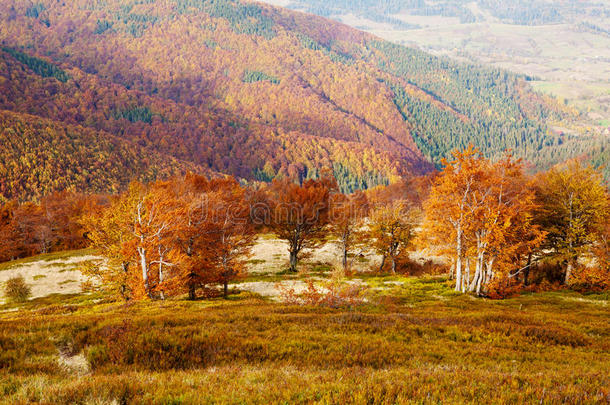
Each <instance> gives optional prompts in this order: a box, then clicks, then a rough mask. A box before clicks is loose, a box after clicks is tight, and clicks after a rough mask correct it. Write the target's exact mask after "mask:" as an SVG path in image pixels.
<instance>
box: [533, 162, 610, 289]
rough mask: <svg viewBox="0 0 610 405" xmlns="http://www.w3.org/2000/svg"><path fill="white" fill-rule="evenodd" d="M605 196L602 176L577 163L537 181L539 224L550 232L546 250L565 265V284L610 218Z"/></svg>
mask: <svg viewBox="0 0 610 405" xmlns="http://www.w3.org/2000/svg"><path fill="white" fill-rule="evenodd" d="M606 193H607V189H606V187H605V186H604V182H603V178H602V176H601V174H600V173H599V172H597V171H596V170H594V169H593V168H591V167H589V166H583V165H582V164H581V163H580V162H579V161H577V160H572V161H569V162H567V163H565V164H563V165H560V166H556V167H553V168H551V169H550V170H549V171H548V172H546V173H543V174H541V175H540V176H539V178H538V182H537V187H536V196H537V200H538V204H539V205H540V208H539V210H538V211H537V221H538V223H539V224H540V225H541V226H542V227H543V228H544V230H545V231H547V232H548V236H547V238H546V240H545V247H546V248H547V249H550V250H552V252H553V254H554V255H555V256H556V257H558V258H559V259H560V260H562V261H563V262H564V263H565V270H564V282H565V283H566V284H567V283H568V282H569V281H570V277H571V275H572V271H573V269H574V266H575V265H576V263H577V262H578V258H579V257H580V256H581V255H582V254H583V253H584V252H585V251H586V250H587V249H589V248H590V247H591V246H592V245H593V244H594V243H595V242H596V241H597V240H599V238H600V235H602V234H603V227H604V226H605V224H606V222H607V221H608V216H609V215H610V205H609V204H608V197H607V194H606Z"/></svg>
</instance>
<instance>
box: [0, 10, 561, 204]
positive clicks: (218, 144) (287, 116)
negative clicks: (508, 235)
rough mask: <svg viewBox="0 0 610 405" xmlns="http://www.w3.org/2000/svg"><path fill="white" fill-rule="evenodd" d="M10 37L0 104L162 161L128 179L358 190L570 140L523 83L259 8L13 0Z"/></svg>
mask: <svg viewBox="0 0 610 405" xmlns="http://www.w3.org/2000/svg"><path fill="white" fill-rule="evenodd" d="M0 41H1V43H2V50H1V51H0V109H4V110H9V111H13V112H17V113H19V114H31V115H34V116H37V117H40V119H47V120H52V121H53V125H56V126H58V128H59V127H65V128H79V131H80V129H82V130H83V131H84V129H88V130H89V131H93V132H90V133H95V134H98V135H96V136H97V137H96V138H95V139H96V140H98V141H99V140H100V139H112V142H115V143H116V142H118V144H117V148H120V147H124V148H134V147H137V148H140V149H138V150H139V151H137V152H136V151H135V149H130V150H133V151H134V152H133V153H141V151H142V150H146V151H154V153H152V152H151V153H152V154H151V155H150V156H151V157H150V158H149V159H148V161H149V163H150V164H151V165H153V162H160V163H163V164H162V165H160V166H158V167H159V169H158V170H157V169H154V170H153V169H152V167H157V166H156V163H155V164H154V165H153V166H146V165H142V164H141V163H142V162H141V161H138V159H127V160H123V159H116V162H115V164H117V165H119V167H122V168H124V169H125V170H121V174H122V175H126V174H127V173H134V174H137V175H143V174H144V173H147V172H150V170H153V172H155V173H165V171H164V170H165V169H164V168H167V167H169V166H168V165H170V166H171V162H172V159H177V161H180V162H186V163H180V165H182V166H181V167H180V165H178V166H175V167H176V169H175V170H184V169H185V167H186V166H187V165H191V168H192V169H193V170H196V171H205V170H212V171H216V172H222V173H228V174H231V175H235V176H238V177H240V178H244V179H249V180H254V179H256V180H270V179H272V178H274V177H276V176H278V175H282V176H292V177H295V178H300V179H304V178H308V177H316V176H317V173H318V171H319V170H320V169H321V168H322V167H324V166H330V167H333V169H334V170H335V174H336V175H337V177H338V179H339V182H340V185H341V186H342V188H343V189H344V190H352V189H355V188H363V187H370V186H373V185H377V184H382V183H387V182H391V181H393V180H394V179H396V178H398V177H400V176H407V175H411V174H419V173H423V172H426V171H427V170H430V169H431V168H432V167H433V164H432V163H437V162H438V161H439V160H440V159H441V158H442V157H443V156H446V155H447V154H448V153H449V152H450V151H451V150H452V149H454V148H461V147H464V146H466V145H467V144H469V143H473V144H475V145H476V146H478V147H480V148H481V150H482V151H483V152H484V153H486V154H487V155H496V154H499V153H501V152H502V151H503V150H504V149H507V148H509V149H512V150H513V151H514V152H515V154H517V155H519V156H526V157H527V156H532V155H533V154H535V153H536V152H537V151H540V150H542V149H544V148H545V147H548V146H553V145H558V144H560V143H563V142H565V141H566V139H562V137H560V136H558V135H554V134H553V133H552V132H551V131H550V130H549V127H548V123H549V122H560V121H561V120H562V119H563V118H564V117H565V116H566V115H569V114H570V112H569V111H568V110H566V109H565V108H564V106H561V105H559V104H558V103H556V102H555V100H553V99H550V98H545V97H542V96H540V95H538V94H536V93H533V92H532V91H531V89H530V87H529V86H528V84H527V82H526V80H525V78H524V77H520V76H517V75H513V74H509V73H506V72H504V71H500V70H491V69H483V68H480V67H476V66H471V65H464V64H459V63H455V62H452V61H449V60H447V59H442V58H437V57H433V56H430V55H428V54H426V53H423V52H420V51H417V50H414V49H409V48H405V47H401V46H398V45H393V44H390V43H388V42H385V41H382V40H379V39H378V38H375V37H373V36H371V35H368V34H365V33H363V32H360V31H357V30H354V29H351V28H349V27H347V26H344V25H341V24H338V23H334V22H330V21H328V20H325V19H323V18H320V17H314V16H311V15H306V14H302V13H297V12H294V11H289V10H284V9H279V8H274V7H272V6H268V5H260V4H257V3H250V2H240V1H232V0H207V1H206V0H121V1H118V0H108V1H85V0H75V1H55V0H44V1H40V2H38V1H37V2H31V1H17V0H7V1H3V2H2V3H0ZM5 114H6V113H5ZM10 116H11V117H13V119H14V120H17V118H18V116H15V115H10ZM22 117H25V116H22ZM20 119H21V120H22V121H23V118H20ZM29 119H30V118H28V119H27V120H29ZM27 120H26V121H27ZM9 121H10V120H9ZM9 121H6V122H7V123H5V124H3V125H4V128H3V131H6V130H7V129H10V127H11V125H12V124H10V123H8V122H9ZM42 132H43V131H42V129H36V128H34V129H32V131H31V133H32V136H34V137H37V136H42ZM83 133H89V132H86V131H85V132H83ZM83 139H84V138H83ZM3 142H5V141H3ZM118 145H120V146H118ZM86 152H89V153H93V152H91V151H89V150H88V149H87V148H85V149H84V152H83V153H86ZM147 153H148V152H147ZM0 154H2V158H3V159H4V160H7V159H11V156H12V155H8V156H7V152H6V149H5V148H2V150H1V151H0ZM152 156H158V158H156V157H154V158H153V157H152ZM90 157H91V155H89V156H88V157H87V158H90ZM61 162H62V161H57V164H60V165H62V164H67V163H66V162H65V161H63V162H64V163H61ZM431 162H432V163H431ZM71 170H73V171H75V172H77V173H78V174H79V175H80V174H82V173H84V172H85V171H87V170H88V168H87V167H86V166H74V165H72V166H71ZM56 173H59V174H58V175H61V176H63V174H61V173H63V172H62V171H57V172H56ZM109 175H110V174H109ZM7 176H8V177H7V178H5V179H3V180H2V181H4V182H6V183H7V184H12V183H14V182H15V179H14V178H12V177H11V176H12V175H10V174H8V175H7ZM62 181H63V180H62ZM64 183H65V184H64ZM64 183H62V182H61V181H56V184H58V185H59V184H61V187H64V186H66V185H67V184H69V185H76V183H75V181H74V180H66V181H65V182H64ZM115 183H116V184H122V183H123V182H122V181H115ZM108 184H110V183H108ZM78 185H79V186H80V184H78ZM45 187H49V188H54V187H55V186H45ZM57 187H59V186H57ZM5 188H6V187H5ZM92 188H94V189H100V188H102V189H103V188H104V187H103V186H99V187H97V186H96V187H92ZM15 190H17V189H15ZM4 193H6V192H4ZM12 193H13V194H10V196H18V197H22V198H23V197H28V193H30V191H29V190H27V189H26V188H22V189H21V191H14V192H12Z"/></svg>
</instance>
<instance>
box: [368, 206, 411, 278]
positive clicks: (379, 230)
mask: <svg viewBox="0 0 610 405" xmlns="http://www.w3.org/2000/svg"><path fill="white" fill-rule="evenodd" d="M416 219H417V214H416V210H414V209H413V208H410V207H409V206H408V204H407V203H406V202H405V201H399V200H396V201H394V202H393V203H391V204H388V205H382V206H378V207H376V208H375V209H373V211H372V213H371V215H370V218H369V221H370V223H369V224H368V227H369V231H368V233H367V236H368V238H367V239H368V240H369V241H370V242H369V243H371V245H372V247H373V248H374V249H375V251H376V252H377V254H379V255H381V264H380V266H379V271H380V272H381V271H383V268H384V266H385V264H386V261H387V260H388V259H389V260H390V263H391V271H392V273H396V264H397V260H398V258H399V257H400V256H401V255H404V254H406V250H407V248H408V247H409V245H410V243H411V241H412V239H413V236H414V233H413V229H414V228H415V225H416V222H417V221H416Z"/></svg>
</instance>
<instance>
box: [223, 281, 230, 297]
mask: <svg viewBox="0 0 610 405" xmlns="http://www.w3.org/2000/svg"><path fill="white" fill-rule="evenodd" d="M223 287H224V288H223V297H224V299H227V297H228V296H229V282H228V281H227V280H225V281H224V285H223Z"/></svg>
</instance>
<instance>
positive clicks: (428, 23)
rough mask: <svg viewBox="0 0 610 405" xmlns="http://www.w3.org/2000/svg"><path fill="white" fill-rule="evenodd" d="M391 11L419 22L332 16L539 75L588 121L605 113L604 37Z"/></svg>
mask: <svg viewBox="0 0 610 405" xmlns="http://www.w3.org/2000/svg"><path fill="white" fill-rule="evenodd" d="M395 17H396V18H400V19H402V20H404V21H407V22H410V23H414V24H419V25H421V26H423V27H424V28H421V29H413V30H396V29H393V28H392V27H391V25H388V24H386V25H380V24H379V23H375V22H372V21H369V22H367V20H366V19H363V18H356V17H354V16H353V15H346V16H340V17H338V19H339V20H341V21H342V22H344V23H346V24H348V25H353V26H357V27H359V28H362V29H365V30H366V31H369V32H371V33H373V34H375V35H378V36H380V37H382V38H384V39H387V40H390V41H393V42H396V43H400V44H403V45H411V46H418V47H420V48H422V49H424V50H427V51H429V52H431V53H434V54H437V55H447V56H450V57H453V58H457V59H463V60H467V61H471V62H472V61H475V62H482V63H485V64H488V65H492V66H497V67H501V68H505V69H508V70H511V71H514V72H518V73H523V74H527V75H530V76H533V77H536V78H539V79H542V81H544V82H545V83H548V84H549V85H547V86H538V87H537V89H538V90H540V91H543V92H547V93H548V94H552V95H555V96H559V97H561V98H563V99H565V100H567V102H568V104H571V105H574V106H575V107H577V108H579V109H581V110H583V111H585V112H587V113H592V116H591V118H592V120H593V121H596V122H599V121H600V119H608V118H610V100H609V97H610V37H607V36H602V35H596V34H594V33H590V32H581V31H579V30H577V29H576V27H574V26H571V25H566V24H557V25H547V26H533V27H532V26H520V25H509V24H501V23H474V24H459V23H458V22H457V21H455V19H452V18H443V17H426V16H421V17H420V16H395ZM555 86H556V87H555Z"/></svg>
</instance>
